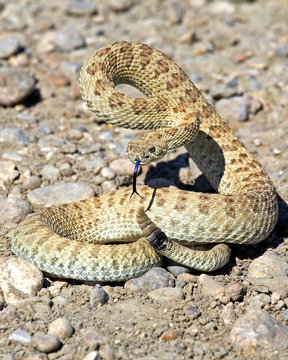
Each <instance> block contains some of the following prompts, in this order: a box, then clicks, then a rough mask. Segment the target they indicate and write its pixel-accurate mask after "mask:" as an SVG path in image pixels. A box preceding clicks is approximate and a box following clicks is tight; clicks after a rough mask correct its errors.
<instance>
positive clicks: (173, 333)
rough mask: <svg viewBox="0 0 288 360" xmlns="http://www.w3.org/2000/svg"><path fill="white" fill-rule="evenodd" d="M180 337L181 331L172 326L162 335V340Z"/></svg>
mask: <svg viewBox="0 0 288 360" xmlns="http://www.w3.org/2000/svg"><path fill="white" fill-rule="evenodd" d="M178 337H179V332H178V331H177V330H175V329H173V328H170V329H168V330H166V331H164V333H163V334H162V335H161V336H160V340H161V341H164V342H167V341H171V340H175V339H177V338H178Z"/></svg>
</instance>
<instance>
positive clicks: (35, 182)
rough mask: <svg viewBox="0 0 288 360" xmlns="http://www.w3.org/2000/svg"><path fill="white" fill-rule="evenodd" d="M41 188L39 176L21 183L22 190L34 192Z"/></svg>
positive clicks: (31, 177) (30, 177)
mask: <svg viewBox="0 0 288 360" xmlns="http://www.w3.org/2000/svg"><path fill="white" fill-rule="evenodd" d="M40 186H41V179H40V177H39V176H29V177H28V178H27V179H25V180H24V182H23V188H24V189H26V190H34V189H37V188H39V187H40Z"/></svg>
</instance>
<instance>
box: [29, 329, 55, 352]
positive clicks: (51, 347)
mask: <svg viewBox="0 0 288 360" xmlns="http://www.w3.org/2000/svg"><path fill="white" fill-rule="evenodd" d="M32 346H33V347H34V348H36V349H37V350H38V351H42V352H44V353H47V354H49V353H51V352H52V351H56V350H57V349H59V347H60V346H61V342H60V340H59V338H58V337H57V336H55V335H49V334H48V335H34V336H33V337H32Z"/></svg>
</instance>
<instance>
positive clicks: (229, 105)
mask: <svg viewBox="0 0 288 360" xmlns="http://www.w3.org/2000/svg"><path fill="white" fill-rule="evenodd" d="M215 109H216V111H217V113H218V114H219V115H220V116H221V117H222V118H223V119H226V120H227V121H228V122H229V121H231V122H233V121H247V120H248V116H249V109H250V102H249V100H248V99H247V98H246V97H244V96H234V97H232V98H229V99H221V100H219V101H217V103H216V104H215Z"/></svg>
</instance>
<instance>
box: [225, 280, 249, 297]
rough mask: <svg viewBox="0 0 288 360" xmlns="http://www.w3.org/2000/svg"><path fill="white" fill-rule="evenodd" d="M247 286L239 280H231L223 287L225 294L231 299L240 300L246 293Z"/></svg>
mask: <svg viewBox="0 0 288 360" xmlns="http://www.w3.org/2000/svg"><path fill="white" fill-rule="evenodd" d="M246 291H247V286H245V285H244V284H242V283H240V282H231V283H229V284H228V285H227V286H226V288H225V295H227V296H229V297H230V299H231V300H232V301H242V300H243V297H244V295H245V294H246Z"/></svg>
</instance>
